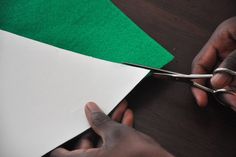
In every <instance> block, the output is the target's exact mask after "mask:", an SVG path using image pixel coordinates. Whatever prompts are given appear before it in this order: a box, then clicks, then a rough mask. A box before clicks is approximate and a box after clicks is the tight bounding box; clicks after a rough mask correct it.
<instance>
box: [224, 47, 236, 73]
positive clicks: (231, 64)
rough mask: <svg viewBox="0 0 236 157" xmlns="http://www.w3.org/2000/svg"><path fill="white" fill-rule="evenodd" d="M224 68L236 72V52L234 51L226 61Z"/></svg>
mask: <svg viewBox="0 0 236 157" xmlns="http://www.w3.org/2000/svg"><path fill="white" fill-rule="evenodd" d="M223 66H225V67H227V68H229V69H231V70H236V50H234V51H233V52H232V53H231V54H230V55H229V56H228V57H227V58H226V60H225V61H224V64H223Z"/></svg>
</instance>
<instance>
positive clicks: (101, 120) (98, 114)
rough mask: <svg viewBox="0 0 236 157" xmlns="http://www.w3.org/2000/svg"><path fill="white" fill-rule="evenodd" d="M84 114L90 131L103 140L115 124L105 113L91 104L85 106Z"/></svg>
mask: <svg viewBox="0 0 236 157" xmlns="http://www.w3.org/2000/svg"><path fill="white" fill-rule="evenodd" d="M85 114H86V117H87V119H88V122H89V124H90V126H91V127H92V129H93V130H94V131H95V132H96V133H97V134H98V135H100V136H101V137H102V139H103V140H104V139H105V136H106V135H107V134H108V132H109V131H110V130H111V129H109V128H112V126H114V125H115V124H116V123H115V122H114V121H112V120H111V119H110V118H109V117H108V116H107V115H105V113H104V112H103V111H102V110H101V109H100V108H99V107H98V106H97V105H96V104H95V103H93V102H89V103H87V104H86V106H85Z"/></svg>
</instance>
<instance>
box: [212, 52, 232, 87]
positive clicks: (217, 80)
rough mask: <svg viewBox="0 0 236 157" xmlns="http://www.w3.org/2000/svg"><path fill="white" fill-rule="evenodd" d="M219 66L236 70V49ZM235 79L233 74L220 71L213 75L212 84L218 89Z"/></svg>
mask: <svg viewBox="0 0 236 157" xmlns="http://www.w3.org/2000/svg"><path fill="white" fill-rule="evenodd" d="M219 68H228V69H230V70H233V71H236V50H234V51H233V52H232V53H231V54H230V55H228V56H227V57H226V58H225V60H224V61H223V62H222V63H221V64H220V66H219ZM233 81H234V78H233V76H232V75H230V74H228V73H224V72H219V73H216V74H215V75H214V76H213V77H212V79H211V84H212V86H213V87H214V88H217V89H218V88H223V87H225V86H227V85H230V84H231V83H232V82H233Z"/></svg>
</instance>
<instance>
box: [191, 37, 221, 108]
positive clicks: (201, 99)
mask: <svg viewBox="0 0 236 157" xmlns="http://www.w3.org/2000/svg"><path fill="white" fill-rule="evenodd" d="M216 59H217V54H216V50H215V48H214V47H213V46H212V45H211V43H210V41H208V43H207V44H206V45H205V46H204V47H203V49H202V50H201V51H200V53H199V54H198V55H197V56H196V57H195V59H194V61H193V64H192V73H193V74H206V73H209V72H211V71H212V69H213V67H214V65H215V63H216ZM194 81H195V82H197V83H199V84H201V85H206V81H207V80H206V79H198V80H194ZM192 92H193V95H194V97H195V99H196V101H197V104H198V105H199V106H200V107H205V106H206V105H207V103H208V98H207V93H206V92H204V91H203V90H200V89H197V88H192Z"/></svg>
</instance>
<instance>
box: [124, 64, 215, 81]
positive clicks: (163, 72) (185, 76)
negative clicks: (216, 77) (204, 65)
mask: <svg viewBox="0 0 236 157" xmlns="http://www.w3.org/2000/svg"><path fill="white" fill-rule="evenodd" d="M124 64H126V65H130V66H134V67H139V68H144V69H148V70H151V72H152V74H153V75H154V76H165V77H170V78H172V79H173V78H175V79H187V80H191V79H201V78H211V77H212V76H213V74H189V75H188V74H181V73H178V72H173V71H169V70H164V69H158V68H151V67H148V66H142V65H138V64H131V63H124Z"/></svg>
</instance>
